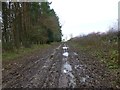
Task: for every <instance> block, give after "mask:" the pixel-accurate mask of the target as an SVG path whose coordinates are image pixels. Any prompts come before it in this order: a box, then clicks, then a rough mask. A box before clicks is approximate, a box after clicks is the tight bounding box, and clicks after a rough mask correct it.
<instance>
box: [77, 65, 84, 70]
mask: <svg viewBox="0 0 120 90" xmlns="http://www.w3.org/2000/svg"><path fill="white" fill-rule="evenodd" d="M82 68H83V65H75V69H82Z"/></svg>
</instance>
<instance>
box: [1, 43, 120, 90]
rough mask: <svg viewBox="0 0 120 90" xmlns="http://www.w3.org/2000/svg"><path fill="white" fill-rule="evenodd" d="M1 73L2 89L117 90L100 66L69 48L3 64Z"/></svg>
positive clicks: (49, 49) (108, 73)
mask: <svg viewBox="0 0 120 90" xmlns="http://www.w3.org/2000/svg"><path fill="white" fill-rule="evenodd" d="M2 72H3V75H2V79H3V81H2V84H3V85H2V87H3V88H85V89H90V88H96V89H98V88H110V89H115V90H116V89H117V88H119V87H116V85H115V84H113V81H114V80H115V77H113V76H112V74H111V73H110V72H109V71H108V70H107V68H106V66H105V65H104V64H102V63H100V62H99V60H97V59H96V58H94V57H91V56H89V55H87V54H85V53H83V52H80V51H78V50H77V49H75V48H74V47H72V46H71V45H69V44H60V45H56V46H53V47H50V48H47V49H44V50H43V51H39V52H36V53H33V54H31V55H30V56H29V55H28V56H25V57H23V58H19V59H18V60H14V61H11V62H7V63H4V62H3V71H2Z"/></svg>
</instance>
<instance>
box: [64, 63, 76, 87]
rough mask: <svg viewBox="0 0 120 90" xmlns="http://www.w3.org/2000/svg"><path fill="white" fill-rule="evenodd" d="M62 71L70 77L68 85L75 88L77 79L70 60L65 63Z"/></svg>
mask: <svg viewBox="0 0 120 90" xmlns="http://www.w3.org/2000/svg"><path fill="white" fill-rule="evenodd" d="M62 73H63V74H65V76H66V77H67V79H68V87H72V88H74V87H75V86H76V81H75V77H74V75H73V74H72V67H71V65H70V64H69V63H68V62H65V63H64V64H63V67H62Z"/></svg>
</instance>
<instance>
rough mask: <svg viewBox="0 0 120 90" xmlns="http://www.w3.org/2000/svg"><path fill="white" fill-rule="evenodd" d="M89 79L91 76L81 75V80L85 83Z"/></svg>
mask: <svg viewBox="0 0 120 90" xmlns="http://www.w3.org/2000/svg"><path fill="white" fill-rule="evenodd" d="M87 79H89V76H88V75H85V77H81V79H80V82H81V83H85V82H86V80H87Z"/></svg>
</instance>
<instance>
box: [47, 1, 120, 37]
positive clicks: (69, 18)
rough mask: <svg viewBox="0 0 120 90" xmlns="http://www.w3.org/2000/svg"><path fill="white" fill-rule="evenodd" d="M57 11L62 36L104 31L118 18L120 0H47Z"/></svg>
mask: <svg viewBox="0 0 120 90" xmlns="http://www.w3.org/2000/svg"><path fill="white" fill-rule="evenodd" d="M48 1H52V4H51V8H53V9H54V10H55V12H56V13H57V15H58V17H59V19H60V23H61V24H62V25H63V26H62V33H63V35H64V36H63V38H66V37H67V39H69V38H70V34H72V35H73V37H74V36H77V35H80V34H88V33H90V32H98V31H100V32H105V31H107V30H108V28H109V26H112V25H113V23H115V22H116V21H117V19H118V1H120V0H74V1H73V0H48Z"/></svg>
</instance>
